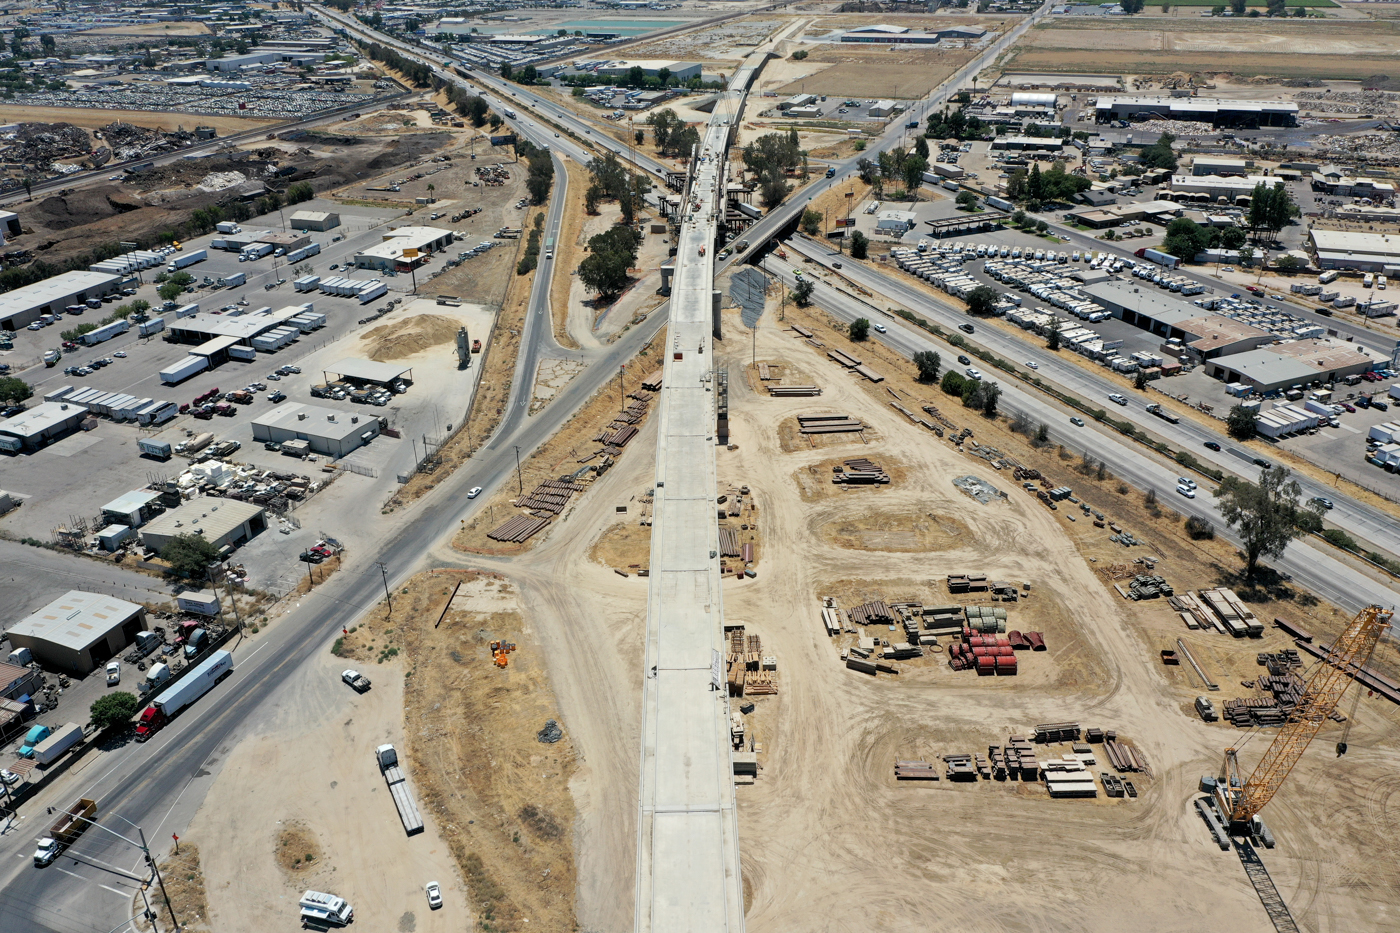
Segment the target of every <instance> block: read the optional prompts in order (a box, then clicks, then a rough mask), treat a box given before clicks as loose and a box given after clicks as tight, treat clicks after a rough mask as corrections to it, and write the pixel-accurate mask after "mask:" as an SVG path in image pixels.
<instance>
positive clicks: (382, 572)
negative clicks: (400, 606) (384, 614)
mask: <svg viewBox="0 0 1400 933" xmlns="http://www.w3.org/2000/svg"><path fill="white" fill-rule="evenodd" d="M375 563H376V564H378V565H379V576H380V577H382V578H383V580H384V600H385V602H387V603H388V604H389V618H390V619H392V618H393V617H394V597H393V596H392V595H391V594H390V593H389V568H388V566H387V565H385V563H384V561H382V560H377V561H375Z"/></svg>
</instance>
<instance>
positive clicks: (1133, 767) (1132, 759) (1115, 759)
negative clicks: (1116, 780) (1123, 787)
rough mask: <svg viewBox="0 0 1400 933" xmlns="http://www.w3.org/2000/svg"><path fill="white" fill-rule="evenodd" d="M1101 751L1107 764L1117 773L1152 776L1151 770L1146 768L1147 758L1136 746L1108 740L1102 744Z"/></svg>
mask: <svg viewBox="0 0 1400 933" xmlns="http://www.w3.org/2000/svg"><path fill="white" fill-rule="evenodd" d="M1103 750H1104V754H1105V755H1107V756H1108V760H1109V763H1110V764H1112V765H1113V767H1115V768H1117V769H1118V770H1119V771H1135V772H1141V773H1143V774H1146V775H1147V776H1148V777H1151V776H1152V769H1151V768H1149V767H1148V766H1147V756H1146V755H1144V754H1143V753H1142V751H1141V750H1140V749H1139V748H1138V747H1137V746H1136V745H1128V744H1127V743H1125V742H1119V741H1117V740H1116V739H1110V740H1109V741H1107V742H1104V743H1103Z"/></svg>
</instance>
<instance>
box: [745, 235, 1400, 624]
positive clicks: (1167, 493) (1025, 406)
mask: <svg viewBox="0 0 1400 933" xmlns="http://www.w3.org/2000/svg"><path fill="white" fill-rule="evenodd" d="M768 270H769V272H771V273H774V274H776V275H777V277H778V279H779V280H780V281H781V282H783V283H784V284H785V285H793V284H795V283H796V279H795V277H794V276H793V275H792V274H791V270H790V268H789V267H788V265H787V264H786V263H780V262H776V261H774V260H772V259H771V258H770V260H769V261H768ZM813 301H814V303H815V304H816V305H817V306H818V307H820V308H822V309H823V310H825V311H828V312H830V313H831V314H833V315H835V316H836V317H838V318H840V319H841V320H843V321H846V322H850V321H854V320H855V319H856V318H858V317H868V316H869V314H870V306H869V305H867V304H865V303H864V302H862V301H860V300H859V299H856V298H852V297H850V296H848V295H844V294H842V293H840V292H837V291H834V290H833V289H830V288H828V287H826V286H818V287H817V290H816V292H815V293H814V295H813ZM881 323H883V324H884V326H885V327H886V330H887V332H886V333H884V334H881V333H877V332H872V333H871V337H872V338H873V339H875V340H878V341H880V342H881V343H884V344H886V345H888V346H890V347H891V348H893V349H894V350H896V351H898V352H899V353H900V354H901V355H903V356H905V357H909V358H912V357H913V355H914V354H915V353H916V352H918V351H920V350H936V351H938V353H939V354H940V355H941V356H942V357H943V359H944V361H945V362H946V363H947V364H948V365H951V366H954V367H956V368H959V369H960V368H961V367H959V366H958V364H957V363H956V362H955V360H956V358H957V354H958V350H957V349H956V348H955V347H953V346H952V345H950V344H947V343H944V342H943V341H940V340H936V339H935V338H933V337H931V336H929V335H927V334H925V333H924V332H923V331H921V330H916V329H914V328H913V327H912V326H907V325H905V324H903V323H902V322H900V321H897V320H888V321H886V320H882V322H881ZM978 335H979V336H981V332H980V331H979V333H978ZM1001 387H1002V401H1001V405H1000V406H999V407H1000V408H1001V409H1002V411H1003V412H1005V413H1010V414H1014V413H1016V412H1022V411H1023V412H1025V413H1026V414H1027V415H1028V416H1029V417H1030V418H1031V419H1032V420H1034V421H1036V422H1040V423H1044V424H1047V425H1049V426H1050V437H1051V439H1052V440H1053V441H1055V442H1056V443H1061V444H1064V445H1065V446H1066V447H1068V448H1070V449H1071V450H1074V451H1075V452H1077V453H1085V452H1088V453H1089V454H1090V455H1092V456H1094V457H1096V458H1098V459H1101V460H1103V461H1104V463H1105V464H1106V465H1107V466H1108V468H1109V470H1111V471H1112V472H1113V473H1114V474H1115V475H1117V476H1121V477H1123V479H1125V480H1126V481H1128V482H1129V483H1131V484H1132V485H1134V486H1136V487H1137V488H1139V489H1157V490H1160V491H1161V495H1162V498H1163V501H1164V502H1168V503H1169V504H1170V505H1171V507H1172V508H1174V509H1176V510H1177V511H1178V512H1181V513H1182V514H1184V515H1199V516H1201V517H1202V518H1205V519H1208V520H1209V521H1211V522H1213V523H1214V524H1215V527H1216V533H1217V534H1219V535H1220V536H1221V537H1222V538H1224V539H1225V540H1227V541H1230V542H1232V543H1235V544H1238V543H1239V542H1238V538H1237V537H1236V536H1235V535H1233V534H1232V533H1231V532H1230V531H1229V529H1227V528H1226V527H1225V521H1224V519H1223V518H1221V516H1220V512H1219V510H1218V509H1217V508H1216V506H1215V503H1214V499H1213V497H1211V495H1210V494H1209V492H1208V491H1206V490H1205V489H1202V490H1201V493H1200V495H1199V496H1198V497H1197V498H1195V499H1186V498H1183V497H1181V496H1177V495H1175V494H1174V493H1173V492H1172V490H1174V489H1175V488H1176V477H1177V476H1178V475H1179V474H1180V472H1181V471H1180V469H1179V468H1177V467H1174V466H1172V465H1169V464H1167V463H1164V462H1161V461H1159V460H1158V459H1157V458H1155V457H1153V456H1150V455H1148V454H1146V453H1144V452H1143V451H1142V450H1141V448H1139V447H1137V445H1135V444H1131V443H1129V442H1125V441H1124V440H1123V438H1122V437H1121V435H1119V434H1118V433H1117V432H1115V431H1112V430H1111V429H1104V428H1101V427H1100V426H1099V425H1097V424H1096V423H1095V422H1093V421H1089V422H1087V424H1086V425H1085V427H1082V428H1079V427H1074V426H1072V425H1071V424H1070V423H1069V418H1070V416H1071V415H1072V414H1073V413H1072V412H1071V411H1070V410H1069V409H1068V408H1065V407H1063V406H1061V405H1059V404H1058V403H1056V402H1052V401H1050V400H1048V399H1046V398H1045V397H1044V396H1043V395H1041V394H1040V393H1039V392H1034V391H1033V390H1028V389H1025V388H1023V387H1022V386H1020V385H1019V384H1018V383H1017V382H1015V381H1013V380H1011V379H1009V378H1008V379H1003V380H1001ZM910 430H915V429H914V428H913V427H911V428H910ZM983 478H984V479H987V480H990V481H991V482H993V483H996V482H997V481H998V480H1000V481H1001V482H1002V483H1004V484H1005V483H1009V482H1010V480H1009V477H1005V476H995V477H993V476H984V477H983ZM1007 491H1008V492H1010V491H1011V490H1009V489H1008V490H1007ZM1129 530H1131V529H1129ZM1270 563H1271V564H1272V566H1274V567H1275V568H1277V569H1279V570H1281V571H1283V572H1285V573H1288V574H1290V575H1292V577H1293V578H1294V579H1295V580H1296V581H1297V582H1298V583H1300V584H1301V585H1303V586H1305V587H1307V588H1308V589H1309V590H1311V591H1312V592H1314V593H1316V594H1317V595H1318V596H1320V597H1322V598H1323V599H1326V600H1328V601H1330V602H1333V603H1335V604H1336V605H1337V606H1340V607H1342V608H1343V609H1347V610H1350V611H1355V610H1357V609H1360V608H1362V607H1364V606H1366V605H1370V604H1373V603H1378V604H1380V605H1385V606H1389V605H1393V604H1394V603H1395V602H1396V601H1397V595H1396V591H1395V590H1394V589H1393V588H1391V587H1388V586H1386V585H1385V584H1383V583H1380V582H1378V581H1377V580H1375V579H1372V578H1371V577H1370V576H1367V575H1366V574H1364V573H1362V572H1360V571H1357V570H1354V569H1353V568H1352V567H1351V566H1350V565H1348V564H1345V563H1343V562H1341V561H1339V560H1337V559H1336V558H1334V557H1333V556H1332V554H1331V552H1330V551H1328V550H1326V549H1323V548H1320V547H1317V546H1315V545H1313V544H1311V543H1310V542H1307V541H1297V542H1294V543H1293V544H1291V545H1290V546H1289V548H1288V551H1287V552H1286V553H1285V554H1284V556H1283V558H1282V559H1280V560H1274V561H1271V562H1270Z"/></svg>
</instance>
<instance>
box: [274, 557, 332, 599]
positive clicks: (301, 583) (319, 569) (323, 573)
mask: <svg viewBox="0 0 1400 933" xmlns="http://www.w3.org/2000/svg"><path fill="white" fill-rule="evenodd" d="M340 560H341V558H340V555H336V556H335V557H328V558H326V560H324V561H322V562H321V563H319V564H307V565H306V567H307V568H308V569H307V573H306V576H304V577H301V578H300V579H299V580H297V585H296V586H294V587H292V591H291V592H290V593H288V594H287V597H288V598H290V599H293V600H295V599H297V598H298V597H301V596H305V595H306V594H307V593H309V592H311V591H312V590H313V589H315V588H316V587H318V586H320V585H321V584H322V583H325V582H326V581H327V580H329V579H330V578H331V575H332V574H334V573H335V572H336V571H337V570H339V569H340Z"/></svg>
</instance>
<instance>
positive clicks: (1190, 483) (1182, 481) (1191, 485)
mask: <svg viewBox="0 0 1400 933" xmlns="http://www.w3.org/2000/svg"><path fill="white" fill-rule="evenodd" d="M1176 484H1177V485H1178V486H1185V487H1186V488H1187V489H1195V488H1196V481H1195V480H1194V479H1191V478H1189V477H1186V476H1178V477H1177V478H1176Z"/></svg>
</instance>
